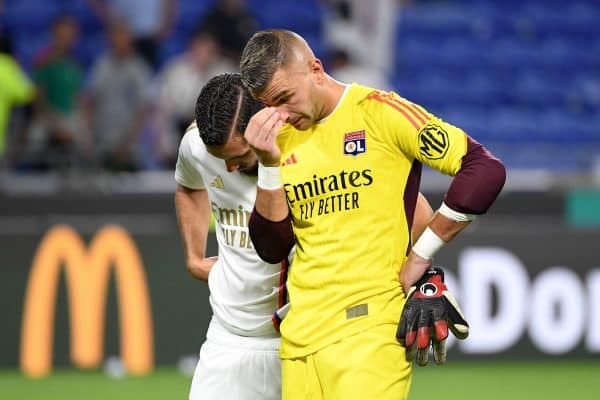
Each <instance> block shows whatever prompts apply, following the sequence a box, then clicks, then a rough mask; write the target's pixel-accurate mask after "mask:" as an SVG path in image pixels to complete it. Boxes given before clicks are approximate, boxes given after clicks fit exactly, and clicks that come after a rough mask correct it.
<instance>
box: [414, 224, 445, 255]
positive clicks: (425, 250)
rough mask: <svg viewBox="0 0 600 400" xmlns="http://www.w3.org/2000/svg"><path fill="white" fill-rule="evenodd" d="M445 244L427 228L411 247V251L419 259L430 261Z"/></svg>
mask: <svg viewBox="0 0 600 400" xmlns="http://www.w3.org/2000/svg"><path fill="white" fill-rule="evenodd" d="M445 244H446V243H445V242H444V241H443V240H442V239H441V238H440V237H439V236H438V235H436V233H435V232H434V231H432V230H431V229H430V228H429V227H427V228H425V231H424V232H423V234H421V236H420V237H419V240H417V243H415V245H414V246H413V247H412V251H413V252H414V253H415V254H416V255H418V256H419V257H422V258H425V259H430V258H433V255H434V254H435V253H436V252H437V251H438V250H439V249H441V248H442V246H443V245H445Z"/></svg>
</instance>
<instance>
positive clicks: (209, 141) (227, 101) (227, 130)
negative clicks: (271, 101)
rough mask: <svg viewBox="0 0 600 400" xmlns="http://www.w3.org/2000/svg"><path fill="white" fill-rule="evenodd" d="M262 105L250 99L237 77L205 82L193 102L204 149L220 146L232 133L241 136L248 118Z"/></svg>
mask: <svg viewBox="0 0 600 400" xmlns="http://www.w3.org/2000/svg"><path fill="white" fill-rule="evenodd" d="M261 108H263V105H262V104H261V103H259V102H258V101H256V100H254V98H252V95H251V94H250V92H248V90H247V89H246V88H245V87H244V85H243V84H242V79H241V77H240V74H221V75H217V76H215V77H214V78H212V79H211V80H209V81H208V82H207V83H206V85H205V86H204V87H203V88H202V90H201V91H200V94H199V95H198V100H197V101H196V125H197V126H198V131H199V132H200V137H201V138H202V141H203V142H204V144H206V145H207V146H222V145H224V144H225V142H227V140H228V139H229V136H230V134H231V132H232V131H234V132H240V133H242V134H243V133H244V131H245V130H246V127H247V126H248V122H249V121H250V118H251V117H252V116H253V115H254V114H256V113H257V112H258V111H259V110H260V109H261Z"/></svg>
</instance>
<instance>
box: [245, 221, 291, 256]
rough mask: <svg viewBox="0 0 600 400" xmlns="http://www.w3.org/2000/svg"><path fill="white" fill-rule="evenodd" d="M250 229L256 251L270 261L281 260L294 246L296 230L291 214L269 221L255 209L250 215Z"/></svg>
mask: <svg viewBox="0 0 600 400" xmlns="http://www.w3.org/2000/svg"><path fill="white" fill-rule="evenodd" d="M248 230H249V233H250V239H251V240H252V244H253V245H254V249H255V250H256V253H257V254H258V256H259V257H260V258H261V259H262V260H264V261H266V262H268V263H271V264H276V263H279V262H281V261H282V260H284V259H285V258H287V256H288V254H289V252H290V251H291V249H292V247H293V246H294V232H293V229H292V224H291V220H290V217H289V216H288V217H287V218H285V219H284V220H282V221H277V222H276V221H269V220H267V219H265V218H264V217H263V216H262V215H260V214H259V213H258V212H257V211H256V209H254V210H253V211H252V214H251V215H250V221H249V223H248Z"/></svg>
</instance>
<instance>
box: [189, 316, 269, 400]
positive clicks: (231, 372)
mask: <svg viewBox="0 0 600 400" xmlns="http://www.w3.org/2000/svg"><path fill="white" fill-rule="evenodd" d="M279 343H280V339H279V338H271V337H269V338H265V337H244V336H238V335H234V334H232V333H230V332H228V331H227V330H226V329H225V328H223V326H221V324H219V323H218V322H217V321H216V320H215V319H214V318H213V319H212V320H211V322H210V325H209V327H208V332H207V333H206V342H204V344H203V345H202V347H201V348H200V360H198V365H197V366H196V370H195V371H194V377H193V379H192V386H191V389H190V397H189V399H190V400H230V399H231V400H280V399H281V361H280V359H279Z"/></svg>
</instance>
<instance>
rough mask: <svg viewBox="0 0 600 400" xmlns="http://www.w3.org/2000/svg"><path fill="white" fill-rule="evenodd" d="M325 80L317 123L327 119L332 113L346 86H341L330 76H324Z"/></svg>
mask: <svg viewBox="0 0 600 400" xmlns="http://www.w3.org/2000/svg"><path fill="white" fill-rule="evenodd" d="M326 79H327V81H326V83H325V88H324V90H323V109H322V110H321V112H320V117H321V118H319V121H322V120H323V119H326V118H328V117H329V116H330V115H331V113H333V111H334V110H335V109H336V108H337V106H338V103H339V102H340V101H341V99H342V96H343V94H344V90H345V89H346V85H343V84H341V83H340V82H338V81H336V80H335V79H333V78H332V77H331V76H329V75H326Z"/></svg>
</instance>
